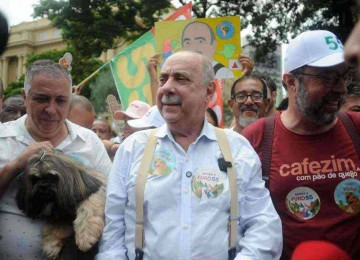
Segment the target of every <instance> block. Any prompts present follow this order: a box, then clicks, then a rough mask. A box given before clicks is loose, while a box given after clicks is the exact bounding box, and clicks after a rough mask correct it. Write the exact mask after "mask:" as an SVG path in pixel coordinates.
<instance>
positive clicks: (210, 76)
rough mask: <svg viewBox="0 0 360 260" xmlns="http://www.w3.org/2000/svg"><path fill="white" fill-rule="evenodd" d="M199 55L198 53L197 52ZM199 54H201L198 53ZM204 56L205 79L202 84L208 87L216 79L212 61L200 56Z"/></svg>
mask: <svg viewBox="0 0 360 260" xmlns="http://www.w3.org/2000/svg"><path fill="white" fill-rule="evenodd" d="M195 53H197V52H195ZM197 54H199V53H197ZM199 55H201V56H202V66H203V78H202V84H203V85H204V86H207V85H208V84H209V83H210V82H211V81H213V80H214V79H215V72H214V68H213V65H212V62H211V60H210V59H209V58H208V57H206V56H205V55H202V54H199Z"/></svg>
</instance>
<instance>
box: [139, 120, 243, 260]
mask: <svg viewBox="0 0 360 260" xmlns="http://www.w3.org/2000/svg"><path fill="white" fill-rule="evenodd" d="M156 132H157V129H153V130H152V131H151V133H150V136H149V139H148V141H147V142H146V145H145V150H144V155H143V158H142V159H141V163H140V167H139V170H138V175H137V177H136V186H135V189H136V191H135V192H136V226H135V259H136V260H141V259H142V258H143V255H144V251H143V248H144V190H145V184H146V180H147V175H148V172H149V169H150V164H151V159H152V157H153V154H154V151H155V147H156V141H157V138H156V136H155V134H156ZM215 133H216V137H217V140H218V143H219V146H220V150H221V152H222V154H223V156H224V159H225V161H226V163H227V166H228V168H227V172H228V178H229V186H230V193H231V202H230V203H231V204H230V217H229V259H234V258H235V255H236V243H237V225H238V220H239V217H238V215H237V211H238V203H237V200H238V199H237V195H238V194H237V182H236V173H235V168H234V166H235V165H234V162H233V158H232V155H231V151H230V146H229V142H228V140H227V138H226V135H225V132H224V130H222V129H220V128H216V127H215Z"/></svg>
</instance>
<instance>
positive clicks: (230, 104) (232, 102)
mask: <svg viewBox="0 0 360 260" xmlns="http://www.w3.org/2000/svg"><path fill="white" fill-rule="evenodd" d="M227 103H228V105H229V107H231V108H232V107H233V105H234V100H232V99H228V101H227Z"/></svg>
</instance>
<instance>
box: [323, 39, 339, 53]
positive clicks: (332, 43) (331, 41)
mask: <svg viewBox="0 0 360 260" xmlns="http://www.w3.org/2000/svg"><path fill="white" fill-rule="evenodd" d="M325 41H326V44H327V45H329V49H331V50H336V49H337V48H338V44H337V42H336V39H334V36H326V37H325Z"/></svg>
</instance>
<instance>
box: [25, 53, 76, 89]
mask: <svg viewBox="0 0 360 260" xmlns="http://www.w3.org/2000/svg"><path fill="white" fill-rule="evenodd" d="M39 74H45V75H47V76H48V77H50V78H66V79H67V80H68V81H69V91H70V93H71V91H72V89H71V86H72V78H71V75H70V73H69V71H68V70H66V69H65V68H63V67H62V66H61V65H60V64H59V63H57V62H54V61H51V60H37V61H35V62H33V63H32V64H31V65H30V66H29V67H28V68H27V69H26V74H25V81H24V90H25V94H26V95H28V93H29V91H30V89H31V82H32V80H33V78H34V77H35V76H36V75H39Z"/></svg>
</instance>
